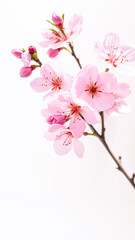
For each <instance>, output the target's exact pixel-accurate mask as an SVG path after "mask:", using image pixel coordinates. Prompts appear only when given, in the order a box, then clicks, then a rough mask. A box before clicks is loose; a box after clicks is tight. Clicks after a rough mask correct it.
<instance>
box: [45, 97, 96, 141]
mask: <svg viewBox="0 0 135 240" xmlns="http://www.w3.org/2000/svg"><path fill="white" fill-rule="evenodd" d="M42 114H43V116H44V117H45V118H46V120H47V122H48V123H49V124H58V123H59V124H62V125H63V124H64V123H66V122H67V121H69V128H70V130H72V132H73V133H74V136H75V137H77V138H78V137H81V136H82V135H83V132H84V130H85V129H86V123H85V121H84V120H83V119H82V118H81V116H80V114H82V116H83V117H84V118H85V120H86V122H87V123H88V124H96V123H98V122H99V121H100V117H99V114H98V113H97V112H96V111H92V110H91V109H90V108H89V107H88V106H85V105H84V106H83V104H80V103H77V101H75V100H73V98H72V97H71V96H66V97H64V96H63V95H60V96H59V99H57V100H55V101H53V102H51V103H50V104H48V108H47V109H43V110H42Z"/></svg>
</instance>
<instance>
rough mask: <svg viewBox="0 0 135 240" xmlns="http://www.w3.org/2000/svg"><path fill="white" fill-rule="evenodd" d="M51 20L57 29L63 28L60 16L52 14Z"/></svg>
mask: <svg viewBox="0 0 135 240" xmlns="http://www.w3.org/2000/svg"><path fill="white" fill-rule="evenodd" d="M52 20H53V22H54V23H55V24H56V25H57V26H58V27H62V26H63V20H62V18H61V17H60V16H58V15H56V13H53V14H52Z"/></svg>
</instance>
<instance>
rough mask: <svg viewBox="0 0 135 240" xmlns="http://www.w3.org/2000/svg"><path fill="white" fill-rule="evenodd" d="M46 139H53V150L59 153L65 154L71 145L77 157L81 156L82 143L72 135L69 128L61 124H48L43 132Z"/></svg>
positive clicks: (82, 152)
mask: <svg viewBox="0 0 135 240" xmlns="http://www.w3.org/2000/svg"><path fill="white" fill-rule="evenodd" d="M45 137H46V138H47V139H48V140H51V141H54V145H53V146H54V151H55V152H56V153H57V154H59V155H64V154H67V153H68V152H69V151H70V150H71V149H72V147H73V149H74V151H75V153H76V155H77V156H78V157H83V154H84V145H83V144H82V142H81V141H80V140H79V139H78V138H76V137H74V134H73V133H72V131H71V130H70V129H69V128H66V127H65V126H63V125H59V124H57V125H53V126H50V128H49V130H48V132H46V133H45Z"/></svg>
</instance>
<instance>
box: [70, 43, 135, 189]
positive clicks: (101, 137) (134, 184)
mask: <svg viewBox="0 0 135 240" xmlns="http://www.w3.org/2000/svg"><path fill="white" fill-rule="evenodd" d="M69 47H70V49H71V51H72V56H73V57H74V58H75V60H76V62H77V63H78V65H79V67H80V69H82V66H81V64H80V60H79V58H77V56H76V54H75V51H74V47H73V45H72V44H71V43H69ZM105 71H106V72H108V71H109V69H106V70H105ZM79 115H80V117H81V118H82V119H83V120H84V121H85V122H86V120H85V118H84V117H83V115H82V114H81V113H79ZM100 116H101V135H100V134H99V133H98V132H97V130H96V129H95V128H94V127H93V126H92V125H91V124H88V123H87V122H86V123H87V125H88V126H89V127H90V128H91V130H92V132H93V134H94V135H95V136H96V137H97V138H98V139H99V140H100V141H101V142H102V144H103V145H104V147H105V149H106V150H107V152H108V153H109V155H110V156H111V157H112V159H113V160H114V162H115V163H116V165H117V169H118V170H119V171H120V172H121V173H123V175H124V176H125V177H126V178H127V180H128V181H129V182H130V184H131V185H132V187H133V188H134V189H135V173H133V174H132V177H130V176H129V175H128V174H127V172H126V171H125V169H124V168H123V167H122V165H121V157H119V159H117V158H116V157H115V156H114V154H113V153H112V151H111V150H110V148H109V146H108V144H107V142H106V140H105V124H104V113H103V112H100Z"/></svg>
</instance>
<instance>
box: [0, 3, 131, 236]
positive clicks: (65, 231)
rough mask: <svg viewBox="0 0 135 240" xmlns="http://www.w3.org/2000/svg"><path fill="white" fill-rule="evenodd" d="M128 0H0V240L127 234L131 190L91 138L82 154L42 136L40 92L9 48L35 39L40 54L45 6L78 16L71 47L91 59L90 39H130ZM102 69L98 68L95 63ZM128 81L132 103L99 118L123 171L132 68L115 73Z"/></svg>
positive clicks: (73, 67) (71, 68) (127, 158)
mask: <svg viewBox="0 0 135 240" xmlns="http://www.w3.org/2000/svg"><path fill="white" fill-rule="evenodd" d="M134 8H135V5H134V0H128V1H123V0H113V1H111V0H108V1H107V0H103V1H100V0H95V1H87V0H83V1H71V0H69V1H65V2H64V1H62V0H58V1H54V0H49V1H46V0H38V1H34V0H33V1H32V0H24V1H19V0H18V1H17V0H12V1H8V0H5V1H3V2H1V6H0V35H1V37H0V43H1V44H0V48H1V50H0V73H1V75H0V78H1V83H2V84H1V87H0V105H1V106H0V113H1V114H0V116H1V117H0V120H1V124H0V127H1V129H0V138H1V145H0V146H1V150H0V155H1V157H0V239H1V240H9V239H10V240H12V239H13V240H24V239H25V240H54V239H55V240H57V239H58V240H69V239H70V240H75V239H77V240H89V239H92V240H108V239H109V240H127V239H135V190H134V189H133V188H132V186H131V185H130V184H129V182H128V181H127V180H126V179H125V177H124V176H123V175H122V174H121V173H120V172H118V171H117V170H116V166H115V164H114V162H113V160H112V159H111V158H110V157H109V155H108V153H107V152H106V150H105V149H104V148H103V146H102V145H101V143H100V142H99V141H98V139H95V138H94V137H90V138H84V139H83V142H84V144H85V147H86V149H85V154H84V157H83V159H79V158H77V156H76V155H75V153H74V152H73V151H72V152H70V153H69V154H68V155H65V156H64V157H61V156H58V155H56V154H55V153H54V152H53V147H52V145H53V144H52V142H48V141H47V140H46V139H44V137H43V134H44V132H45V131H46V128H47V126H46V124H45V122H44V119H43V117H42V116H41V109H42V108H43V107H44V103H43V101H42V97H43V95H42V94H37V93H35V92H34V91H33V90H32V89H31V87H30V85H29V83H30V81H31V80H32V79H34V78H35V77H36V76H39V72H38V70H37V71H36V70H35V72H33V75H32V76H31V77H30V78H27V79H23V78H20V77H19V69H20V68H21V67H22V63H21V62H20V60H19V59H17V58H15V57H14V56H13V55H12V54H11V50H12V49H13V48H16V47H18V48H22V47H24V48H26V49H27V47H28V46H29V45H35V46H36V47H37V48H38V52H39V56H40V58H41V61H42V62H44V61H48V58H47V56H46V50H45V49H42V48H41V47H40V46H38V42H39V41H40V40H41V39H42V37H41V35H40V31H41V29H42V28H43V27H47V26H48V24H47V23H46V21H45V20H46V19H51V14H52V12H56V13H58V14H62V13H65V19H69V17H70V16H72V14H73V13H74V12H76V13H80V14H82V16H83V18H84V23H83V30H82V33H81V35H80V36H79V38H78V40H76V42H75V50H76V53H77V55H78V56H79V57H80V60H81V63H82V65H83V66H85V65H86V64H89V63H92V64H98V60H97V58H96V56H95V52H94V50H93V45H94V42H95V41H96V40H99V41H102V40H103V39H104V36H105V34H106V33H108V32H111V31H113V32H116V33H118V34H119V36H120V39H121V40H122V41H124V42H127V43H132V44H134V45H135V14H134ZM58 63H59V64H61V65H64V67H65V69H66V70H67V71H68V72H70V73H71V74H74V75H75V74H76V73H77V72H78V70H79V68H78V66H77V64H76V62H75V61H74V59H73V58H72V57H71V56H70V55H69V54H68V53H66V52H65V53H64V52H63V54H62V56H61V59H60V60H59V61H58ZM102 70H103V69H102ZM119 77H120V79H121V81H126V82H128V83H130V85H131V89H132V94H131V96H130V97H129V98H128V102H129V103H130V104H131V107H132V111H131V112H130V113H129V114H127V115H123V116H120V117H117V118H112V119H111V118H110V119H108V120H107V122H106V129H107V130H106V137H107V139H108V142H109V144H110V146H111V148H112V150H113V152H114V153H115V154H116V156H119V155H122V157H123V160H122V163H123V166H124V167H125V168H126V169H127V171H128V173H129V174H132V173H133V172H134V171H135V127H134V124H135V76H134V77H127V76H124V75H119Z"/></svg>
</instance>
